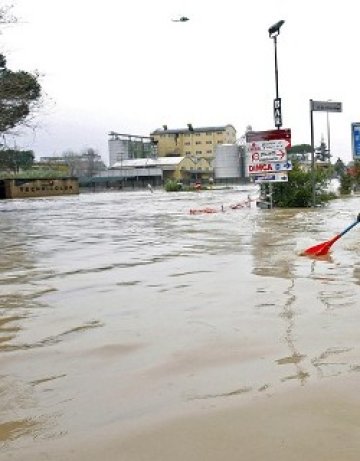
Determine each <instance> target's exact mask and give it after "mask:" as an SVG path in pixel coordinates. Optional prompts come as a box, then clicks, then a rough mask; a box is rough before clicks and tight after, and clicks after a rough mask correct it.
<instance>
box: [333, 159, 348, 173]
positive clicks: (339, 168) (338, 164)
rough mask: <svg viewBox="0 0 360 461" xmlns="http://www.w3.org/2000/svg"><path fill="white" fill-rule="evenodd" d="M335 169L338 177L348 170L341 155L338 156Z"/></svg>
mask: <svg viewBox="0 0 360 461" xmlns="http://www.w3.org/2000/svg"><path fill="white" fill-rule="evenodd" d="M334 170H335V172H336V174H337V176H338V177H341V176H342V175H343V174H344V172H345V170H346V166H345V163H344V162H343V161H342V160H341V158H340V157H338V159H337V160H336V162H335V165H334Z"/></svg>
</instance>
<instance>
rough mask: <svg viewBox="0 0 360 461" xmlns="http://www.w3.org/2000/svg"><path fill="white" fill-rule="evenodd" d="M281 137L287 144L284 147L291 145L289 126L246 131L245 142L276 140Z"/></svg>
mask: <svg viewBox="0 0 360 461" xmlns="http://www.w3.org/2000/svg"><path fill="white" fill-rule="evenodd" d="M281 139H282V140H284V141H287V142H288V145H287V146H286V147H291V129H290V128H284V129H282V130H267V131H248V132H247V133H246V142H247V143H252V142H257V141H278V140H281Z"/></svg>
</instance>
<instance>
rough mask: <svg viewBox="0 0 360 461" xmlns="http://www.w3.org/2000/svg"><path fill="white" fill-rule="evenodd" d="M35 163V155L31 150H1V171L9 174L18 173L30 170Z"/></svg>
mask: <svg viewBox="0 0 360 461" xmlns="http://www.w3.org/2000/svg"><path fill="white" fill-rule="evenodd" d="M33 163H34V153H33V151H31V150H13V149H5V150H0V170H4V171H5V172H7V173H18V172H19V171H20V170H28V169H30V168H31V167H32V165H33Z"/></svg>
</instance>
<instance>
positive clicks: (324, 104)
mask: <svg viewBox="0 0 360 461" xmlns="http://www.w3.org/2000/svg"><path fill="white" fill-rule="evenodd" d="M310 110H312V111H321V112H342V103H341V102H336V101H313V100H312V99H310Z"/></svg>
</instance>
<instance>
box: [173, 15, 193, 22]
mask: <svg viewBox="0 0 360 461" xmlns="http://www.w3.org/2000/svg"><path fill="white" fill-rule="evenodd" d="M186 21H190V19H189V18H187V17H186V16H181V17H180V18H179V19H172V22H186Z"/></svg>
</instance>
